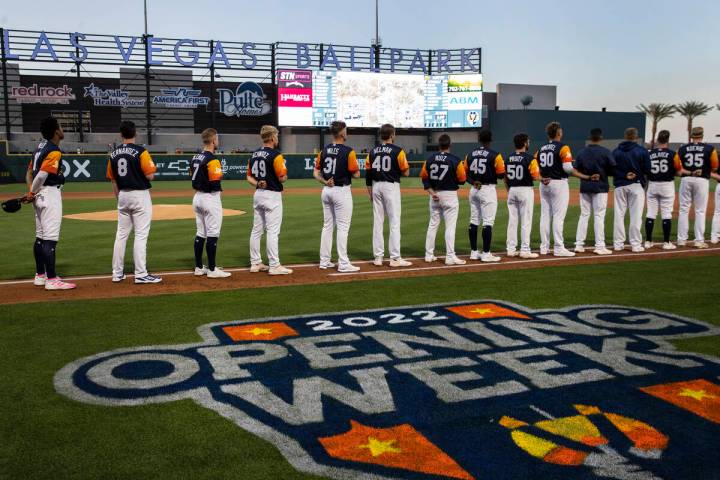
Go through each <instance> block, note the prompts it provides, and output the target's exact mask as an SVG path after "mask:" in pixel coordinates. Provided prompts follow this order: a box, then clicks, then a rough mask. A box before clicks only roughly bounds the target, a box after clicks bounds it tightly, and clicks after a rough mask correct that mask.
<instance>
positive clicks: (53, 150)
mask: <svg viewBox="0 0 720 480" xmlns="http://www.w3.org/2000/svg"><path fill="white" fill-rule="evenodd" d="M61 160H62V152H61V151H60V148H59V147H58V146H57V145H55V144H54V143H53V142H51V141H50V140H43V141H42V142H40V144H39V145H38V147H37V149H36V150H35V153H34V154H33V159H32V164H31V165H30V168H32V177H33V178H35V177H36V176H37V174H38V173H40V172H47V175H48V176H47V178H46V179H45V183H44V184H43V185H45V186H48V187H54V186H57V185H63V184H64V183H65V176H64V175H63V173H62V169H61V168H60V162H61Z"/></svg>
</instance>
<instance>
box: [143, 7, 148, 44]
mask: <svg viewBox="0 0 720 480" xmlns="http://www.w3.org/2000/svg"><path fill="white" fill-rule="evenodd" d="M143 8H144V14H145V36H147V34H148V19H147V0H143Z"/></svg>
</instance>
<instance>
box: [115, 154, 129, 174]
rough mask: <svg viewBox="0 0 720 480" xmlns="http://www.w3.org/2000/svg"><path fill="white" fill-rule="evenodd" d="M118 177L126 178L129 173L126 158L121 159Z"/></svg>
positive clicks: (118, 166) (118, 163)
mask: <svg viewBox="0 0 720 480" xmlns="http://www.w3.org/2000/svg"><path fill="white" fill-rule="evenodd" d="M117 171H118V176H120V177H124V176H125V175H127V173H128V164H127V159H126V158H120V159H118V162H117Z"/></svg>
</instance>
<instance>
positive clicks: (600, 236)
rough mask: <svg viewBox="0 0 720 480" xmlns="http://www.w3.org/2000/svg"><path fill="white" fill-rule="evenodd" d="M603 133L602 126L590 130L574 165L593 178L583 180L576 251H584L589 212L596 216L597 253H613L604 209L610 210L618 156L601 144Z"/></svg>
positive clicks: (581, 183)
mask: <svg viewBox="0 0 720 480" xmlns="http://www.w3.org/2000/svg"><path fill="white" fill-rule="evenodd" d="M602 139H603V133H602V130H601V129H599V128H593V129H592V130H590V142H589V143H588V145H587V146H586V147H585V148H583V149H582V150H580V152H578V155H577V158H576V159H575V168H576V169H577V171H578V172H580V173H582V174H584V175H589V176H590V180H580V219H579V220H578V225H577V234H576V236H575V252H577V253H584V252H585V239H586V238H587V229H588V223H589V221H590V215H591V214H592V216H593V218H594V220H595V221H594V228H593V230H594V232H595V250H593V252H594V253H595V254H596V255H611V254H612V250H609V249H607V248H606V246H605V212H606V210H607V201H608V192H609V191H610V185H609V184H608V175H611V174H612V172H613V168H615V160H614V159H613V156H612V153H610V150H608V149H607V148H605V147H603V146H602V145H600V142H602Z"/></svg>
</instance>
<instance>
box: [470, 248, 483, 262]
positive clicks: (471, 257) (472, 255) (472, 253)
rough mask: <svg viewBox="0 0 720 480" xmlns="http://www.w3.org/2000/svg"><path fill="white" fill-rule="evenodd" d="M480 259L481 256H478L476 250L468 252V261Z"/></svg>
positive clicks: (478, 253)
mask: <svg viewBox="0 0 720 480" xmlns="http://www.w3.org/2000/svg"><path fill="white" fill-rule="evenodd" d="M481 257H482V255H480V252H478V251H477V250H473V251H472V252H470V260H480V258H481Z"/></svg>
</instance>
